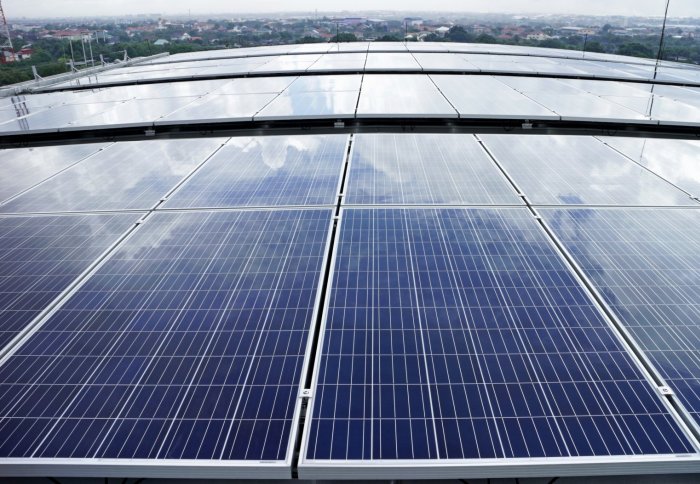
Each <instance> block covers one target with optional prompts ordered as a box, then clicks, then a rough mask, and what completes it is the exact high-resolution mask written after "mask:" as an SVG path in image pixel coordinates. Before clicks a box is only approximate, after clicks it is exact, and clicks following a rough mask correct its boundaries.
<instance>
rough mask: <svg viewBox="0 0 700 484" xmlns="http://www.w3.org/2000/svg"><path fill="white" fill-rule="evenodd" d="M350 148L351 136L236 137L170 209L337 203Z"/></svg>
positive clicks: (173, 200) (169, 204)
mask: <svg viewBox="0 0 700 484" xmlns="http://www.w3.org/2000/svg"><path fill="white" fill-rule="evenodd" d="M346 143H347V136H345V135H329V136H266V137H256V138H232V139H231V140H230V141H229V143H228V144H227V145H226V146H225V147H224V148H222V149H221V150H220V151H219V152H217V153H216V155H214V156H213V157H212V158H211V159H210V160H209V161H207V163H206V164H205V165H204V166H203V167H202V169H200V170H198V171H197V173H196V174H195V175H194V176H193V177H192V178H190V179H189V180H188V181H187V183H186V184H185V185H183V187H182V188H181V189H180V190H178V191H177V192H176V193H175V194H174V195H173V196H172V197H171V198H170V199H169V200H168V202H167V203H166V204H165V206H166V207H168V208H178V207H238V206H274V205H287V206H295V205H321V204H332V203H335V201H336V200H337V199H336V197H337V195H338V187H339V183H340V175H341V166H342V162H343V157H344V154H345V147H346Z"/></svg>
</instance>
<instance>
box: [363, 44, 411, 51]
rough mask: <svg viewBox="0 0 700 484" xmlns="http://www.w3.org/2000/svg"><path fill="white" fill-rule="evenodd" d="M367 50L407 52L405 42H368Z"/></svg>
mask: <svg viewBox="0 0 700 484" xmlns="http://www.w3.org/2000/svg"><path fill="white" fill-rule="evenodd" d="M369 51H370V52H374V51H382V52H407V51H408V48H407V47H406V43H405V42H370V43H369Z"/></svg>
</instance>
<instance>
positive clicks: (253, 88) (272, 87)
mask: <svg viewBox="0 0 700 484" xmlns="http://www.w3.org/2000/svg"><path fill="white" fill-rule="evenodd" d="M295 79H297V78H296V77H294V76H290V77H255V78H244V79H234V80H232V81H228V82H227V83H226V84H225V85H223V86H221V88H220V89H217V90H216V94H266V93H280V92H282V91H284V90H285V89H286V88H287V87H288V86H289V85H290V84H291V83H292V82H293V81H294V80H295Z"/></svg>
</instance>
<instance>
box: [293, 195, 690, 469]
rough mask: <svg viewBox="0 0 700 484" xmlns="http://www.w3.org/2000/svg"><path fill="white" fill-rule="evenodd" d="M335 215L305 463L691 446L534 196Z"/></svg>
mask: <svg viewBox="0 0 700 484" xmlns="http://www.w3.org/2000/svg"><path fill="white" fill-rule="evenodd" d="M340 224H341V225H340V232H339V237H340V239H339V246H338V250H337V256H336V259H335V263H334V270H333V274H332V285H331V289H330V292H329V297H328V307H327V312H326V314H325V316H324V323H323V326H322V327H323V333H322V334H323V336H322V339H321V343H320V344H321V346H320V349H319V351H320V360H319V364H318V366H317V374H316V379H315V386H314V388H313V396H314V397H313V400H312V401H313V405H312V406H311V407H310V413H311V418H310V419H307V424H306V426H305V431H306V436H305V440H304V442H305V443H306V447H305V448H302V456H303V460H302V461H301V462H300V470H301V469H303V468H304V467H305V466H308V467H311V466H314V465H318V466H326V467H324V469H328V466H337V467H346V468H347V469H348V471H350V472H353V473H354V474H352V475H355V476H357V475H358V473H359V472H362V470H363V469H364V471H365V472H368V473H372V472H375V473H376V472H377V469H382V468H388V467H389V466H392V467H393V469H394V470H395V469H396V466H400V465H411V461H414V462H416V463H417V462H420V464H421V465H426V461H425V460H429V463H427V465H431V466H434V469H439V468H440V466H450V465H456V464H457V463H459V462H463V461H467V460H468V461H469V463H470V464H472V465H478V464H482V465H483V464H486V463H487V462H488V460H489V459H494V461H493V462H494V464H495V463H498V464H499V465H507V464H506V462H504V461H503V459H504V458H505V459H510V458H527V459H528V460H529V459H532V458H537V457H541V458H542V457H547V458H552V457H566V458H574V459H576V458H581V457H586V458H590V457H609V456H617V457H622V458H629V456H636V455H668V454H676V453H688V452H691V453H692V452H694V450H693V447H692V446H691V444H690V443H689V442H688V441H687V440H686V438H685V437H684V435H683V433H682V431H681V430H680V427H679V426H677V424H676V422H675V420H674V418H673V417H672V416H671V414H670V412H669V409H668V407H666V406H665V404H664V403H663V400H662V398H661V397H660V395H659V394H658V393H657V389H656V388H655V387H654V386H653V385H652V383H651V382H650V381H649V380H647V378H646V377H645V376H644V374H643V373H642V371H641V370H640V369H639V367H638V366H637V364H636V363H635V361H634V360H633V359H632V357H631V356H630V354H628V353H627V351H626V349H625V346H624V345H623V343H622V342H621V341H620V339H618V337H617V336H616V335H615V333H613V331H612V330H611V327H610V326H609V323H608V322H607V321H606V319H604V317H603V316H602V313H601V312H600V311H599V310H598V309H597V307H596V306H595V305H594V304H593V302H592V301H591V299H589V296H588V295H587V294H586V292H585V291H584V289H583V288H582V286H580V285H579V283H578V282H577V280H576V278H575V277H574V276H573V274H572V273H571V272H569V270H568V268H567V266H566V265H565V264H564V262H563V259H562V257H561V256H560V255H559V254H558V252H557V251H556V250H555V249H554V247H553V246H552V245H551V244H550V243H549V241H548V239H547V237H546V235H545V234H544V231H543V230H542V229H541V227H540V226H539V224H538V223H537V221H535V220H534V218H533V217H532V215H531V214H530V213H529V212H528V211H527V210H526V209H517V208H514V209H471V210H465V209H345V210H344V211H343V212H342V214H341V222H340ZM495 459H497V460H495ZM485 461H487V462H485ZM584 461H586V462H590V461H589V460H588V459H584ZM359 464H366V467H360V466H358V465H359Z"/></svg>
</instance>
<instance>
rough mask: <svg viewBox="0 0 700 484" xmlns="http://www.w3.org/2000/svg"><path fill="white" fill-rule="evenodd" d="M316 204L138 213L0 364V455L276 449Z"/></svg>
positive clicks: (281, 447) (294, 379) (254, 456)
mask: <svg viewBox="0 0 700 484" xmlns="http://www.w3.org/2000/svg"><path fill="white" fill-rule="evenodd" d="M331 216H332V210H330V209H327V210H296V211H285V210H278V211H240V212H209V213H202V212H196V213H195V212H186V213H160V214H155V215H153V216H152V217H151V218H149V219H148V221H147V222H145V223H144V224H143V225H142V227H141V228H139V229H138V230H137V231H136V232H135V233H134V235H132V236H131V237H130V238H129V239H128V240H127V241H125V243H124V244H123V245H122V246H121V247H120V248H119V249H118V250H117V251H116V252H115V253H114V254H113V256H112V257H110V258H109V259H108V260H107V261H106V262H105V263H104V264H103V265H102V266H101V267H100V268H99V270H98V271H97V272H96V273H95V274H94V275H93V276H91V277H90V278H89V279H88V280H87V281H86V282H85V284H84V285H83V286H82V287H81V288H80V289H79V290H78V291H77V292H76V293H75V294H74V295H73V296H72V297H71V298H70V299H69V300H68V301H67V302H66V303H65V304H64V305H63V306H62V307H61V308H60V309H59V310H58V311H57V312H56V313H55V314H54V315H53V316H52V317H51V318H50V319H49V320H48V321H47V322H46V323H45V324H44V325H43V326H42V327H41V328H40V329H39V330H38V331H37V332H36V333H35V334H33V335H32V336H31V338H30V339H29V340H27V342H26V343H25V344H24V345H23V346H21V347H20V348H19V349H18V351H17V352H16V353H15V354H13V355H12V356H11V357H10V359H8V360H7V361H6V363H5V364H4V365H2V367H0V382H1V383H0V416H2V420H0V456H2V457H35V458H40V457H62V458H123V459H131V458H148V459H213V460H217V461H219V460H223V461H230V460H233V461H252V462H258V463H259V462H260V461H266V462H279V461H283V460H285V459H286V458H287V457H288V456H289V451H290V434H291V432H292V430H293V423H292V420H293V416H294V414H295V411H296V410H298V409H297V406H298V402H299V399H298V391H299V382H300V379H301V377H302V375H301V373H302V366H303V361H304V356H305V349H306V346H307V335H308V332H309V329H310V326H311V325H312V324H313V319H314V318H313V314H314V306H315V304H314V303H315V300H316V294H317V289H318V285H319V279H320V275H321V268H322V261H323V258H324V254H325V252H326V245H327V243H328V238H329V237H328V234H329V227H330V220H331ZM262 465H264V463H263V464H262Z"/></svg>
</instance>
